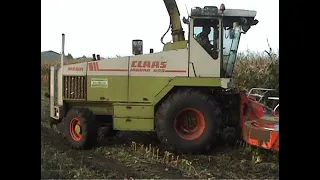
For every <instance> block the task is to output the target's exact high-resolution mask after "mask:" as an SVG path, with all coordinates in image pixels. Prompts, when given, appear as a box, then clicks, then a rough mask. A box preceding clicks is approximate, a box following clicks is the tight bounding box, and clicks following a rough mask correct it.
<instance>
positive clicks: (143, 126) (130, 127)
mask: <svg viewBox="0 0 320 180" xmlns="http://www.w3.org/2000/svg"><path fill="white" fill-rule="evenodd" d="M113 129H114V130H123V131H153V130H154V120H153V119H136V118H113Z"/></svg>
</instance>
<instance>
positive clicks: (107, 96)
mask: <svg viewBox="0 0 320 180" xmlns="http://www.w3.org/2000/svg"><path fill="white" fill-rule="evenodd" d="M87 79H88V80H87V85H88V87H87V90H88V91H87V93H88V95H87V101H109V102H127V101H128V76H88V78H87ZM99 79H101V80H107V81H108V86H105V87H103V86H97V85H95V86H94V87H92V85H91V81H92V80H99ZM101 97H104V99H103V98H102V99H101Z"/></svg>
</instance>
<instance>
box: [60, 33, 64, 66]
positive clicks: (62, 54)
mask: <svg viewBox="0 0 320 180" xmlns="http://www.w3.org/2000/svg"><path fill="white" fill-rule="evenodd" d="M64 38H65V36H64V34H62V49H61V62H60V63H61V67H63V60H64V59H63V58H64V40H65V39H64Z"/></svg>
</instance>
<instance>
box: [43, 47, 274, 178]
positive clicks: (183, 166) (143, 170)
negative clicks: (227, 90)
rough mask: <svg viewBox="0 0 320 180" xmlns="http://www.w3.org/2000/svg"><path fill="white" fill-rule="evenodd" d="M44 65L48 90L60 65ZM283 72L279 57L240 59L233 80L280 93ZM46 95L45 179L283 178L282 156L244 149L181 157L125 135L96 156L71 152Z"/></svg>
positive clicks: (147, 139) (105, 143)
mask: <svg viewBox="0 0 320 180" xmlns="http://www.w3.org/2000/svg"><path fill="white" fill-rule="evenodd" d="M82 61H83V60H82ZM85 61H88V60H85ZM77 62H80V61H79V60H74V61H72V60H69V61H68V62H67V63H68V64H69V63H77ZM41 63H42V64H41V65H42V66H41V77H42V83H43V84H46V83H47V80H48V78H47V74H48V72H49V67H50V65H52V64H55V63H59V62H51V64H49V63H48V62H41ZM278 66H279V58H278V56H273V57H272V58H270V57H269V56H266V55H264V54H259V53H248V52H247V53H246V54H239V60H238V61H237V63H236V66H235V76H234V79H235V83H236V85H237V88H238V89H241V90H248V89H250V88H252V87H265V88H276V89H278V87H279V80H278V75H279V69H278ZM47 91H48V89H47V87H43V88H42V89H41V95H42V97H41V104H42V105H41V131H42V133H41V178H44V179H45V178H46V179H49V178H50V179H52V178H79V179H80V178H81V179H82V178H87V179H89V178H90V179H91V178H95V179H122V178H127V179H129V178H139V179H142V178H163V179H187V178H210V179H221V178H227V179H240V178H244V179H253V178H254V179H278V178H279V162H278V155H277V154H274V153H272V152H269V151H265V150H261V149H257V148H253V147H251V146H248V145H245V144H241V145H237V146H236V147H232V148H226V147H221V148H217V149H216V150H215V151H214V152H212V153H210V154H207V155H188V156H187V155H182V156H181V155H180V156H177V155H175V154H173V153H170V152H167V151H165V149H163V148H162V147H161V145H160V144H158V143H157V142H156V141H155V140H154V139H155V136H154V134H149V133H139V132H121V133H119V135H117V136H116V137H112V138H105V139H100V140H99V144H100V145H99V146H98V147H97V148H94V149H92V150H87V151H75V150H72V149H71V148H70V147H69V146H68V145H67V143H66V140H65V139H64V138H63V136H62V135H61V134H60V132H61V127H57V128H55V129H54V130H55V131H53V130H52V129H50V128H49V127H48V117H49V108H48V107H49V101H48V99H47V98H45V97H44V96H43V94H44V92H47ZM276 93H278V92H276Z"/></svg>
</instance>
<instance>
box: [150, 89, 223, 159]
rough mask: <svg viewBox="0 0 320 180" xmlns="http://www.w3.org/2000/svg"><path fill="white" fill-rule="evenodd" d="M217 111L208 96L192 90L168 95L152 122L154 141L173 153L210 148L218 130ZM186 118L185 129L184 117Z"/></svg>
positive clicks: (212, 100)
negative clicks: (155, 135)
mask: <svg viewBox="0 0 320 180" xmlns="http://www.w3.org/2000/svg"><path fill="white" fill-rule="evenodd" d="M220 114H221V110H220V108H219V105H218V103H217V102H216V101H215V100H214V99H213V97H212V96H210V95H206V94H203V93H201V92H200V91H195V90H193V89H188V90H182V91H178V92H176V93H174V94H172V95H170V96H169V97H168V98H167V99H166V100H165V101H163V103H162V104H161V105H160V106H159V108H158V109H157V112H156V117H155V119H156V120H155V121H156V122H155V123H156V132H157V135H158V138H159V139H160V141H161V142H162V143H164V144H165V145H166V146H167V148H168V149H169V150H171V151H174V152H176V153H202V152H205V151H207V150H209V149H210V148H211V146H212V145H213V144H214V143H215V138H216V135H217V132H218V130H219V126H220V121H221V117H220ZM192 116H193V117H194V118H193V119H194V121H191V120H190V118H189V119H188V120H187V121H190V122H191V123H189V125H190V124H191V125H192V124H193V125H195V126H194V127H191V128H190V127H187V126H188V125H187V123H186V120H185V118H184V117H186V118H188V117H192Z"/></svg>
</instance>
